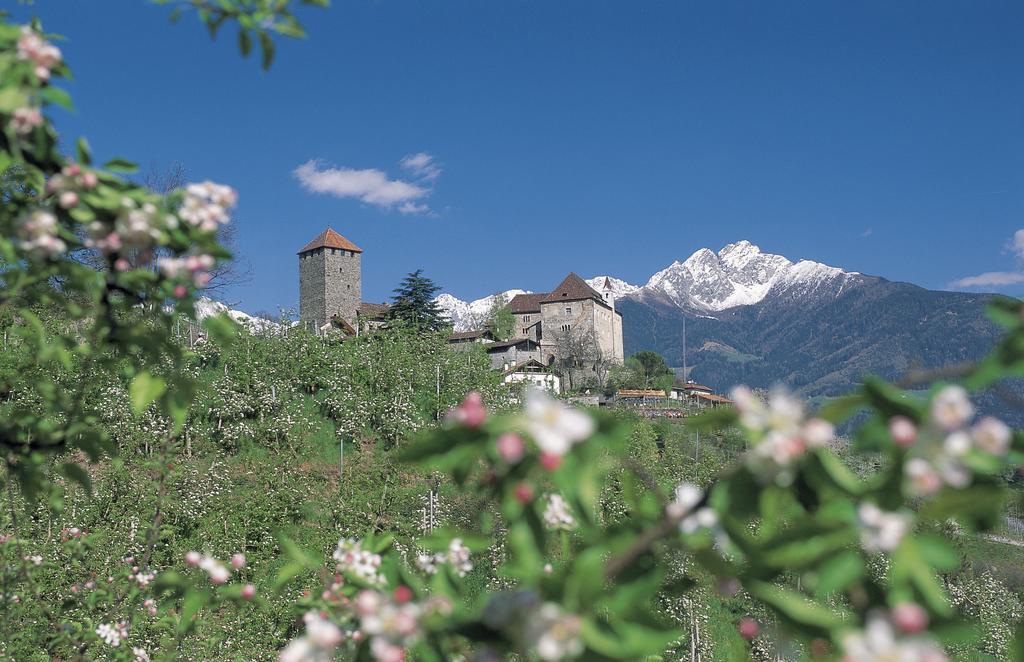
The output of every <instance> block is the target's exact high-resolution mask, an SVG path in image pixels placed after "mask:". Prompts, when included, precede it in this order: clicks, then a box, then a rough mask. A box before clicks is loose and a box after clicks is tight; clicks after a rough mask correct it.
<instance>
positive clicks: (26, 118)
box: [11, 108, 43, 136]
mask: <svg viewBox="0 0 1024 662" xmlns="http://www.w3.org/2000/svg"><path fill="white" fill-rule="evenodd" d="M42 125H43V114H42V113H41V112H39V109H38V108H17V109H15V110H14V112H13V113H11V128H12V129H13V130H14V132H15V133H17V134H18V135H19V136H27V135H28V134H30V133H32V129H34V128H36V127H37V126H42Z"/></svg>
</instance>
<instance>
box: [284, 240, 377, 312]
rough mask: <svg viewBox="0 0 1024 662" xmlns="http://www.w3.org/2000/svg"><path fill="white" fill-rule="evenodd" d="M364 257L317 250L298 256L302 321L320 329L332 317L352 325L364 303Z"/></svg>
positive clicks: (328, 250) (346, 252)
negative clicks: (362, 301) (361, 303)
mask: <svg viewBox="0 0 1024 662" xmlns="http://www.w3.org/2000/svg"><path fill="white" fill-rule="evenodd" d="M361 260H362V258H361V254H360V253H356V252H353V251H346V250H342V249H340V248H318V249H316V250H314V251H309V252H307V253H303V254H301V255H300V256H299V319H301V320H302V323H303V324H308V325H311V326H314V327H315V328H320V327H322V326H323V325H324V324H326V323H327V320H329V319H330V318H331V317H332V316H333V315H338V316H340V317H341V318H342V319H343V320H345V321H346V322H348V323H349V324H352V325H353V326H354V325H355V323H356V310H357V309H358V308H359V302H360V301H361V300H362V262H361Z"/></svg>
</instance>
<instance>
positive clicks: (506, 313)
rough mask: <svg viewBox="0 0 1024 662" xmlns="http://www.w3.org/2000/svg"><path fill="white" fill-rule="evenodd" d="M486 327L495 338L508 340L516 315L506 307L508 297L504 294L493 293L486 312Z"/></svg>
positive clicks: (514, 324)
mask: <svg viewBox="0 0 1024 662" xmlns="http://www.w3.org/2000/svg"><path fill="white" fill-rule="evenodd" d="M486 326H487V328H489V329H490V330H491V333H493V334H494V338H495V339H496V340H508V339H509V338H511V337H512V332H513V331H514V330H515V326H516V316H515V315H514V314H513V313H512V309H511V308H509V307H508V297H506V296H505V295H504V294H495V295H494V299H493V301H492V302H491V309H490V310H489V311H488V312H487V323H486Z"/></svg>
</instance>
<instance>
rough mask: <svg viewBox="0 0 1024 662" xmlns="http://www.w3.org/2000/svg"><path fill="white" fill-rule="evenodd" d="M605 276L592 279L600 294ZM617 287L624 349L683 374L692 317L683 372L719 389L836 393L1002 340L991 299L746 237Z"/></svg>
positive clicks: (976, 353)
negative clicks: (775, 248)
mask: <svg viewBox="0 0 1024 662" xmlns="http://www.w3.org/2000/svg"><path fill="white" fill-rule="evenodd" d="M605 278H606V276H596V277H594V278H590V279H587V282H588V283H589V284H590V285H591V286H593V287H595V288H597V289H599V290H600V289H601V286H602V285H603V282H604V279H605ZM607 278H609V279H610V280H611V279H613V277H611V276H607ZM611 282H612V285H613V291H616V292H617V295H616V306H617V308H618V309H619V310H620V311H621V312H622V313H623V335H624V340H625V350H626V355H627V356H628V355H630V354H633V353H635V352H637V351H640V350H653V351H656V352H658V353H659V354H661V355H663V356H665V358H666V360H667V361H668V363H669V365H671V366H673V367H675V368H676V369H677V372H678V373H680V374H682V373H683V372H684V366H683V363H684V351H683V321H684V319H685V323H686V343H685V345H686V351H685V363H686V366H685V372H686V375H687V376H688V377H691V378H694V379H696V380H697V381H700V382H702V383H706V384H708V385H709V386H712V387H714V388H716V389H718V390H722V391H724V390H726V389H728V388H729V387H730V386H732V385H734V384H738V383H747V384H750V385H752V386H762V387H769V386H771V385H773V384H776V383H784V384H787V385H788V386H790V387H791V388H793V389H794V390H796V391H798V392H801V393H802V394H804V395H806V396H810V397H814V396H829V395H838V394H840V393H843V392H846V391H849V390H850V388H852V387H853V386H855V385H856V384H857V383H858V382H859V381H860V380H861V379H863V377H864V376H865V375H866V374H877V375H880V376H882V377H885V378H887V379H895V378H898V377H900V376H902V375H904V374H906V372H907V371H909V370H911V369H918V368H921V369H928V368H937V367H940V366H944V365H950V364H953V363H960V362H964V361H973V360H977V359H979V358H981V357H982V356H983V355H984V354H985V353H987V352H988V351H989V350H990V349H991V347H992V346H993V345H994V343H995V342H996V340H997V339H998V337H999V330H998V329H997V328H996V326H995V325H994V324H992V323H991V322H990V321H989V320H988V319H987V317H986V316H985V307H986V305H987V302H988V300H989V299H990V297H991V295H989V294H973V293H959V292H945V291H939V290H928V289H925V288H922V287H919V286H917V285H914V284H911V283H901V282H894V281H889V280H887V279H885V278H882V277H879V276H872V275H867V274H863V273H860V272H856V271H846V270H844V269H840V268H838V267H833V266H829V265H827V264H823V263H820V262H815V261H813V260H796V261H793V260H790V259H788V258H786V257H784V256H781V255H774V254H771V253H766V252H763V251H761V249H760V248H759V247H757V246H756V245H754V244H752V243H751V242H749V241H745V240H742V241H738V242H734V243H731V244H728V245H726V246H724V247H723V248H722V249H721V250H719V251H717V252H716V251H712V250H710V249H707V248H702V249H699V250H697V251H694V252H693V253H692V254H691V255H690V256H689V257H688V258H687V259H686V260H683V261H679V260H676V261H674V262H673V263H672V264H670V265H669V266H668V267H666V268H664V269H661V270H659V271H657V272H655V273H654V274H653V275H652V276H651V277H650V278H649V279H648V280H647V282H646V283H644V284H643V285H634V284H631V283H629V282H627V281H625V280H622V279H618V278H614V279H613V280H611ZM452 298H453V299H454V297H452ZM474 303H475V302H474Z"/></svg>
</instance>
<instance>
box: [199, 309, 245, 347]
mask: <svg viewBox="0 0 1024 662" xmlns="http://www.w3.org/2000/svg"><path fill="white" fill-rule="evenodd" d="M203 328H205V329H206V330H207V331H208V332H209V334H210V338H211V339H212V340H213V341H214V342H215V343H217V344H218V345H220V346H221V347H227V346H229V345H231V343H233V342H234V341H235V339H236V338H237V337H238V331H239V328H240V327H239V326H238V324H236V323H235V321H234V320H232V319H231V318H230V317H228V316H227V315H226V314H221V315H215V316H213V317H207V318H206V319H205V320H203Z"/></svg>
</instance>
